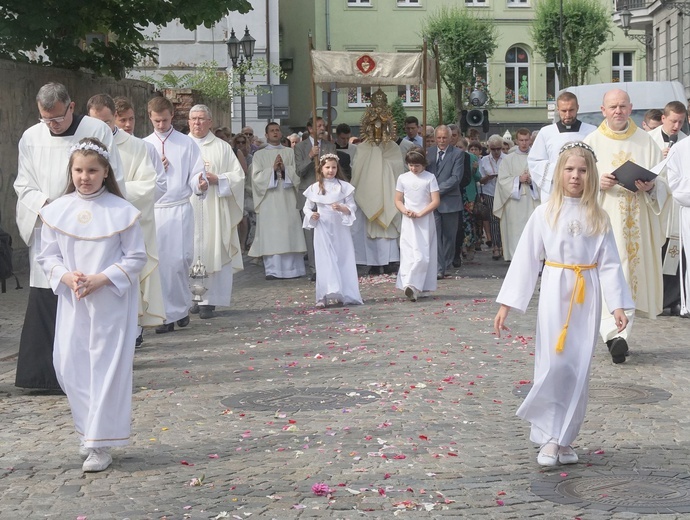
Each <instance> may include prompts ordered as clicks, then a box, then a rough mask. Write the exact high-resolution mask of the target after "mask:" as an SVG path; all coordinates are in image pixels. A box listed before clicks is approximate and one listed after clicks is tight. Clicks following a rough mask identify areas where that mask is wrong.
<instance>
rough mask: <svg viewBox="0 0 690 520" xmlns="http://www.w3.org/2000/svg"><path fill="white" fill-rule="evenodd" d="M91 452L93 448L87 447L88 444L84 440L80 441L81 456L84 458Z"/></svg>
mask: <svg viewBox="0 0 690 520" xmlns="http://www.w3.org/2000/svg"><path fill="white" fill-rule="evenodd" d="M90 453H91V450H90V449H89V448H87V447H86V446H84V443H83V442H80V443H79V456H80V457H81V458H82V459H85V458H87V457H88V456H89V454H90Z"/></svg>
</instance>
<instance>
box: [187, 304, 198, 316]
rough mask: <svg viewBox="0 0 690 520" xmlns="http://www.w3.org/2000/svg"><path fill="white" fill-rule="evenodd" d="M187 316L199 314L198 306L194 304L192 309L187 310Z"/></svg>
mask: <svg viewBox="0 0 690 520" xmlns="http://www.w3.org/2000/svg"><path fill="white" fill-rule="evenodd" d="M189 314H199V304H198V303H196V302H194V304H193V305H192V308H191V309H189Z"/></svg>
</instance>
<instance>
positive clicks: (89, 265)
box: [37, 138, 146, 472]
mask: <svg viewBox="0 0 690 520" xmlns="http://www.w3.org/2000/svg"><path fill="white" fill-rule="evenodd" d="M109 158H110V156H109V153H108V150H107V148H106V147H105V145H104V144H103V143H101V142H100V141H98V140H97V139H93V138H85V139H82V140H81V141H79V143H78V144H76V145H74V146H73V147H72V149H71V150H70V159H69V165H68V172H67V174H68V176H69V181H68V187H67V191H66V194H65V195H63V196H62V197H60V198H58V199H57V200H55V201H53V202H51V203H50V204H48V205H47V206H44V207H43V208H42V209H41V211H40V213H39V214H40V217H41V219H42V221H43V227H42V231H41V243H42V246H43V247H42V249H41V252H40V253H39V255H38V258H37V260H38V262H39V264H40V265H41V268H42V269H43V270H44V271H45V273H46V276H47V277H48V280H49V282H50V286H51V288H52V289H53V292H55V294H56V295H57V296H58V306H57V321H56V323H57V326H56V330H55V343H54V350H53V364H54V366H55V372H56V374H57V378H58V382H59V383H60V386H61V388H62V389H63V390H64V392H65V394H67V399H68V400H69V404H70V408H71V410H72V418H73V420H74V426H75V429H76V432H77V435H78V436H79V439H80V448H79V453H80V454H81V455H82V456H83V457H85V458H86V460H85V461H84V463H83V466H82V470H83V471H85V472H96V471H103V470H104V469H106V468H108V466H110V464H111V463H112V456H111V455H110V453H109V450H108V449H109V448H110V447H111V446H123V445H125V444H128V443H129V437H130V428H131V421H132V417H131V416H132V363H133V358H134V340H135V339H136V336H137V313H138V298H139V273H140V272H141V270H142V269H143V267H144V265H145V264H146V249H145V246H144V239H143V235H142V232H141V228H140V226H139V222H138V221H139V217H140V213H139V211H138V210H137V209H136V208H135V207H134V206H132V205H131V204H130V203H129V202H127V201H126V200H125V199H124V198H123V197H122V194H121V193H120V190H119V189H118V187H117V183H116V182H115V176H114V173H113V169H112V167H111V166H110V162H109Z"/></svg>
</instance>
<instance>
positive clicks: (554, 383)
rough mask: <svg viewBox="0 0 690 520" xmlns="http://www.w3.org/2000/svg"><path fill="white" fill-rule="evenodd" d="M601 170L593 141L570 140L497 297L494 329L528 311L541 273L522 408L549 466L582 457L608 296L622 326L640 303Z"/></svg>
mask: <svg viewBox="0 0 690 520" xmlns="http://www.w3.org/2000/svg"><path fill="white" fill-rule="evenodd" d="M598 196H599V175H598V173H597V168H596V158H595V156H594V152H593V151H592V149H591V148H590V147H589V146H588V145H586V144H585V143H582V142H579V141H578V142H573V143H568V144H566V145H565V146H564V147H563V148H562V149H561V153H560V156H559V158H558V162H557V163H556V169H555V172H554V189H553V191H552V194H551V197H550V199H549V201H548V202H547V203H545V204H542V205H541V206H539V207H538V208H537V209H536V210H535V211H534V213H533V214H532V216H531V217H530V219H529V221H528V222H527V225H526V227H525V229H524V231H523V233H522V235H521V236H520V241H519V242H518V245H517V249H516V251H515V256H514V257H513V260H512V262H511V264H510V268H509V269H508V273H507V274H506V277H505V281H504V282H503V287H502V288H501V291H500V293H499V294H498V298H497V299H496V301H497V302H498V303H500V304H501V307H500V309H499V311H498V313H497V314H496V318H495V319H494V330H495V332H496V335H497V336H498V337H499V338H500V337H501V331H503V330H510V329H509V328H508V327H507V326H506V318H507V316H508V311H509V310H510V309H511V308H515V309H518V310H519V311H521V312H525V310H526V309H527V305H528V304H529V301H530V299H531V298H532V293H533V292H534V288H535V286H536V283H537V280H538V279H539V271H540V269H541V267H542V259H544V258H546V261H545V262H544V269H543V273H542V276H541V289H540V292H539V306H538V310H537V334H536V340H535V342H536V344H535V358H534V361H535V364H534V384H533V386H532V389H531V390H530V392H529V394H528V395H527V397H526V398H525V401H524V402H523V403H522V406H520V408H519V409H518V411H517V415H518V417H520V418H522V419H525V420H526V421H529V422H530V423H531V425H532V428H531V432H530V440H532V442H535V443H537V444H539V445H540V446H541V449H540V451H539V454H538V456H537V463H538V464H540V465H541V466H555V465H557V464H559V463H560V464H574V463H576V462H577V461H578V456H577V454H576V453H575V450H573V448H572V446H571V444H572V443H573V441H575V439H576V438H577V435H578V433H579V431H580V428H581V426H582V423H583V421H584V418H585V409H586V407H587V398H588V391H589V374H590V366H591V363H592V356H593V354H594V346H595V345H596V343H597V338H598V335H599V325H600V321H601V306H602V292H603V297H604V298H603V299H604V300H605V303H606V306H607V307H608V309H609V311H610V312H611V314H613V317H614V319H615V321H616V325H617V327H618V330H619V331H622V330H623V329H625V327H626V326H627V324H628V318H627V317H626V315H625V312H624V310H625V309H632V308H634V306H635V304H634V302H633V300H632V297H631V295H630V291H629V289H628V284H627V283H626V281H625V278H624V277H623V271H622V269H621V263H620V257H619V256H618V250H617V249H616V243H615V239H614V237H613V232H612V230H611V225H610V223H609V218H608V215H607V214H606V212H604V210H603V209H602V208H601V206H600V205H599V202H598Z"/></svg>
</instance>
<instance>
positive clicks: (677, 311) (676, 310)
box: [670, 303, 680, 316]
mask: <svg viewBox="0 0 690 520" xmlns="http://www.w3.org/2000/svg"><path fill="white" fill-rule="evenodd" d="M670 315H671V316H680V303H676V304H675V305H671V309H670Z"/></svg>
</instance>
